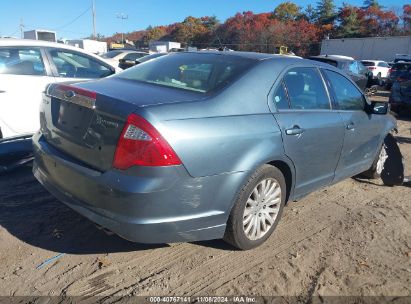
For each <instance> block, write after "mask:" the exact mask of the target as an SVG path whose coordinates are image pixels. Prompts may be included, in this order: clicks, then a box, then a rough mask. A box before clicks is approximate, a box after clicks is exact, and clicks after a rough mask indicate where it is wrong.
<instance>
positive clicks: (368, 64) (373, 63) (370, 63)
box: [361, 61, 375, 66]
mask: <svg viewBox="0 0 411 304" xmlns="http://www.w3.org/2000/svg"><path fill="white" fill-rule="evenodd" d="M361 63H362V64H363V65H365V66H374V65H375V62H372V61H361Z"/></svg>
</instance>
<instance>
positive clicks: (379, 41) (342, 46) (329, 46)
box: [321, 36, 411, 61]
mask: <svg viewBox="0 0 411 304" xmlns="http://www.w3.org/2000/svg"><path fill="white" fill-rule="evenodd" d="M395 54H411V36H395V37H366V38H343V39H324V40H323V41H322V43H321V55H345V56H350V57H354V58H355V59H358V60H364V59H370V60H384V61H392V60H393V59H394V57H395Z"/></svg>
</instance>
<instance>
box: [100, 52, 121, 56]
mask: <svg viewBox="0 0 411 304" xmlns="http://www.w3.org/2000/svg"><path fill="white" fill-rule="evenodd" d="M121 53H122V51H110V52H107V53H104V54H103V55H101V57H103V58H114V57H116V56H117V55H119V54H121Z"/></svg>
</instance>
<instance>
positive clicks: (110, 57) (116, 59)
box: [101, 50, 148, 66]
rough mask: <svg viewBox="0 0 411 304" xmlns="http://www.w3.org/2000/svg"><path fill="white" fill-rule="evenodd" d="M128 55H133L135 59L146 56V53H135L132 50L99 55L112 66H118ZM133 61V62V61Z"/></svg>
mask: <svg viewBox="0 0 411 304" xmlns="http://www.w3.org/2000/svg"><path fill="white" fill-rule="evenodd" d="M128 54H135V56H137V57H135V59H137V58H140V57H143V56H147V55H148V53H145V52H137V51H133V50H113V51H109V52H107V53H104V54H103V55H101V57H102V58H104V59H105V60H106V61H108V62H110V63H111V64H112V65H115V66H118V65H119V63H120V59H123V58H124V57H126V55H128ZM135 59H134V60H135Z"/></svg>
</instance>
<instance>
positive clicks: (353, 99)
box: [323, 69, 384, 181]
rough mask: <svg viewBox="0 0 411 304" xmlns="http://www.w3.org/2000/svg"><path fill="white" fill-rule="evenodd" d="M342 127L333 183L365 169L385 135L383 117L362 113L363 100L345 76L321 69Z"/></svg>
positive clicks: (360, 93)
mask: <svg viewBox="0 0 411 304" xmlns="http://www.w3.org/2000/svg"><path fill="white" fill-rule="evenodd" d="M323 72H324V74H325V77H326V79H327V83H328V85H329V87H330V92H331V95H332V97H333V99H334V100H335V103H336V104H337V106H338V110H337V112H338V113H339V114H340V116H341V118H342V120H343V122H344V126H345V136H344V146H343V149H342V152H341V157H340V161H339V163H338V166H337V170H336V174H335V181H338V180H341V179H343V178H346V177H350V176H354V175H356V174H359V173H361V172H364V171H366V170H368V169H369V168H370V167H371V165H372V162H373V161H374V159H375V157H376V154H377V153H378V151H379V148H380V147H381V144H382V140H383V136H384V134H383V132H384V123H383V121H382V118H383V116H382V115H373V114H369V113H366V112H365V110H364V109H365V102H366V100H365V97H364V95H363V94H362V92H361V91H360V90H359V89H358V88H357V87H356V86H355V85H354V84H353V83H352V82H351V81H350V80H349V79H348V78H346V77H345V76H343V75H342V74H340V73H337V72H335V71H331V70H327V69H324V70H323Z"/></svg>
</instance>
